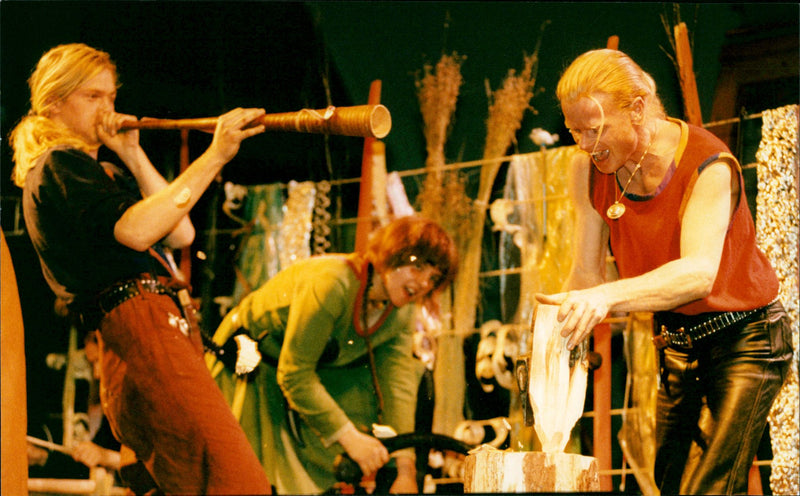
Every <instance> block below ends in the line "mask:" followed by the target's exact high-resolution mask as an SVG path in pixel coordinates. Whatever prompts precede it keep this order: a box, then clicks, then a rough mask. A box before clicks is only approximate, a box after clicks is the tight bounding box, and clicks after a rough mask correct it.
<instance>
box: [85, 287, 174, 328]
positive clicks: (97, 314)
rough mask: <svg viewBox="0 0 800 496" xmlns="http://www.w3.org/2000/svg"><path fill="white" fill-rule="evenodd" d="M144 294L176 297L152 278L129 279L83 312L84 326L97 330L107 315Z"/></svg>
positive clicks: (100, 294)
mask: <svg viewBox="0 0 800 496" xmlns="http://www.w3.org/2000/svg"><path fill="white" fill-rule="evenodd" d="M143 292H145V293H154V294H168V295H170V296H174V292H173V291H172V289H170V288H168V287H167V286H165V285H164V284H162V283H161V282H160V281H159V280H158V279H155V278H152V277H138V278H134V279H129V280H127V281H124V282H121V283H119V284H116V285H114V286H111V287H109V288H107V289H105V290H103V291H102V292H100V293H99V294H98V295H97V296H96V297H95V298H94V300H93V301H92V303H91V304H90V305H89V306H87V307H84V308H83V309H82V310H81V312H80V314H81V320H82V321H83V324H84V326H85V327H87V328H88V330H92V329H96V328H97V326H98V325H99V324H100V321H101V320H102V319H103V317H104V316H105V315H106V314H107V313H109V312H110V311H112V310H114V309H115V308H116V307H118V306H119V305H121V304H123V303H125V302H126V301H128V300H130V299H131V298H134V297H136V296H138V295H140V294H142V293H143Z"/></svg>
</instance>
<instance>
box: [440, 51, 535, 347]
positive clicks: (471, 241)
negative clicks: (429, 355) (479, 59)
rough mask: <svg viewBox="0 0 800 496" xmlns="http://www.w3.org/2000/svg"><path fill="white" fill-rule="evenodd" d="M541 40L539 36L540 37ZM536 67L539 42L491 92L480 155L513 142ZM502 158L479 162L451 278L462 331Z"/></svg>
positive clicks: (494, 153)
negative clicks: (468, 218) (458, 261)
mask: <svg viewBox="0 0 800 496" xmlns="http://www.w3.org/2000/svg"><path fill="white" fill-rule="evenodd" d="M540 41H541V40H540ZM538 67H539V46H538V45H537V47H536V50H535V51H534V53H533V55H528V56H525V57H524V65H523V69H522V71H521V72H520V73H519V74H517V72H516V71H515V70H513V69H512V70H509V72H508V75H507V76H506V79H505V80H504V82H503V85H502V87H501V88H500V89H498V90H496V91H495V92H494V93H492V94H490V95H489V97H490V106H489V117H488V118H487V119H486V127H487V129H486V144H485V145H484V151H483V158H484V159H493V158H498V157H502V156H504V155H505V153H506V151H507V150H508V147H509V146H511V144H512V143H515V142H516V133H517V131H518V130H519V129H520V127H522V118H523V116H524V115H525V111H526V110H528V109H532V107H531V105H530V100H531V98H533V95H534V85H535V83H536V73H537V70H538ZM502 163H503V162H502V161H494V160H491V161H488V162H487V163H485V164H484V165H482V166H481V177H480V183H479V185H478V194H477V197H476V198H475V202H474V203H473V212H472V215H471V217H472V221H471V222H470V223H469V227H467V232H468V233H469V234H468V237H467V238H465V241H466V242H465V243H463V244H461V248H460V253H459V254H460V255H461V265H460V267H459V272H458V274H457V275H456V279H455V282H454V288H455V292H454V293H455V297H454V300H453V323H454V327H455V328H456V329H458V330H460V331H461V332H471V330H472V329H473V328H474V326H475V314H476V306H477V304H478V303H479V295H480V270H481V249H482V245H483V227H484V223H485V221H486V208H487V207H488V205H489V199H490V197H491V192H492V186H493V185H494V180H495V177H496V176H497V171H498V170H499V169H500V166H501V165H502Z"/></svg>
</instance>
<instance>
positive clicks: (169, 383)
mask: <svg viewBox="0 0 800 496" xmlns="http://www.w3.org/2000/svg"><path fill="white" fill-rule="evenodd" d="M181 318H182V314H181V311H180V309H179V307H178V306H177V304H176V303H175V302H174V301H173V300H172V298H171V297H170V296H168V295H163V294H154V293H147V292H142V293H141V294H139V295H138V296H135V297H134V298H132V299H130V300H127V301H125V302H124V303H122V304H120V305H119V306H117V307H116V308H114V309H113V310H112V311H111V312H110V313H108V314H107V315H106V316H105V317H104V318H103V320H102V322H101V323H100V335H101V338H102V345H101V349H102V372H101V392H100V394H101V400H102V402H103V410H104V411H105V413H106V416H107V417H108V420H109V422H110V424H111V426H112V428H113V430H114V433H115V435H116V436H117V437H118V439H119V441H120V442H121V443H123V444H125V445H127V446H128V447H130V448H131V449H133V450H134V452H136V456H137V458H138V459H139V460H141V461H143V462H144V464H145V465H146V466H147V468H148V470H149V471H150V473H151V474H152V476H153V478H154V479H155V480H156V482H157V483H158V485H159V487H160V488H161V490H162V491H163V492H164V493H166V494H239V495H244V494H248V495H249V494H269V493H270V484H269V481H268V480H267V477H266V475H265V473H264V469H263V467H262V466H261V463H260V462H259V460H258V459H257V457H256V455H255V452H254V451H253V449H252V447H251V446H250V444H249V442H248V440H247V438H246V437H245V434H244V432H243V431H242V429H241V427H240V425H239V423H238V422H237V420H236V418H235V417H234V416H233V414H232V413H231V410H230V407H229V406H228V405H227V403H226V402H225V399H224V397H223V396H222V393H221V392H220V390H219V387H218V386H217V384H216V383H215V382H214V380H213V379H212V377H211V374H210V373H209V371H208V369H207V367H206V364H205V360H204V359H203V346H202V341H201V338H200V335H199V331H198V330H197V329H193V330H192V331H191V332H189V335H188V336H187V335H186V334H185V333H184V331H182V330H181V328H182V326H181V321H180V319H181Z"/></svg>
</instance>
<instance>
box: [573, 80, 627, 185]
mask: <svg viewBox="0 0 800 496" xmlns="http://www.w3.org/2000/svg"><path fill="white" fill-rule="evenodd" d="M600 105H602V107H601V106H600ZM561 110H562V112H563V113H564V124H565V125H566V126H567V128H568V129H569V131H570V133H571V134H572V136H573V138H575V142H576V143H577V144H578V146H579V147H580V149H581V150H583V151H585V152H586V153H588V154H589V156H590V157H591V159H592V162H593V163H594V165H595V167H597V169H598V170H599V171H600V172H603V173H605V174H611V173H613V172H616V171H617V170H618V169H619V168H620V167H622V166H623V165H625V163H626V162H628V161H633V160H634V159H638V157H639V156H640V155H641V152H640V153H639V154H637V153H636V149H637V147H638V146H639V139H638V135H637V133H636V130H635V128H634V126H633V124H632V118H631V113H630V112H627V111H625V110H620V109H619V108H617V106H616V105H614V104H613V103H612V102H611V101H610V98H609V97H606V96H605V95H603V94H598V95H597V96H595V98H594V99H592V98H589V97H581V98H579V99H577V100H575V101H573V102H567V103H564V104H562V106H561Z"/></svg>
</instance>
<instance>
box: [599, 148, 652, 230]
mask: <svg viewBox="0 0 800 496" xmlns="http://www.w3.org/2000/svg"><path fill="white" fill-rule="evenodd" d="M652 144H653V140H650V143H648V144H647V148H646V149H645V150H644V153H643V154H642V158H640V159H639V163H637V164H636V167H634V168H633V172H631V177H629V178H628V182H627V183H625V187H624V188H622V193H620V194H619V196H618V197H617V199H616V201H615V202H614V203H613V204H612V205H611V206H610V207H608V210H606V215H607V216H608V218H609V219H612V220H617V219H619V218H620V217H622V216H623V214H625V205H623V204H622V203H620V200H622V197H623V196H625V191H627V190H628V186H630V185H631V181H632V180H633V176H635V175H636V173H637V172H639V169H641V168H642V161H644V157H646V156H647V152H649V151H650V145H652ZM616 175H617V173H616V172H615V173H614V176H616ZM614 184H618V181H617V180H616V177H615V178H614Z"/></svg>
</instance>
